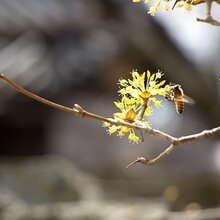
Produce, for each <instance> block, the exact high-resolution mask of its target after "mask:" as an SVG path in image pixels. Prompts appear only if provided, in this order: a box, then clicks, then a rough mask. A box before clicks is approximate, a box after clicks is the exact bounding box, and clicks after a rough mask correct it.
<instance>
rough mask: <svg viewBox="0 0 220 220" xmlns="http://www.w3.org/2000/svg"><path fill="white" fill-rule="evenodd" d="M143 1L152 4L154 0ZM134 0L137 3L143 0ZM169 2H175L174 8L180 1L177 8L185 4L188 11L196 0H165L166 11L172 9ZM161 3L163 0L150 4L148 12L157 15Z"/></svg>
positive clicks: (164, 8)
mask: <svg viewBox="0 0 220 220" xmlns="http://www.w3.org/2000/svg"><path fill="white" fill-rule="evenodd" d="M142 1H144V3H145V4H149V3H150V4H151V2H152V0H142ZM197 1H198V0H197ZM132 2H135V3H137V2H141V0H132ZM169 3H172V4H173V5H172V9H173V8H174V7H175V5H176V4H177V3H178V4H177V6H176V7H177V8H182V7H183V6H185V9H186V10H187V11H191V10H192V5H194V4H196V0H175V2H174V1H173V0H164V1H163V11H164V12H168V11H170V6H169ZM160 5H161V0H157V1H156V2H155V3H154V4H153V5H152V6H150V8H149V11H148V14H150V15H152V16H155V14H156V13H157V11H158V8H159V7H160Z"/></svg>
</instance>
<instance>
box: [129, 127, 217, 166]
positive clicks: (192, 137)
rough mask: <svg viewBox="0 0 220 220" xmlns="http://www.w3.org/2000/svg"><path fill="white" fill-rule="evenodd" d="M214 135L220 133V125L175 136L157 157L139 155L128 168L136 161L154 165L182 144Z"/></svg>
mask: <svg viewBox="0 0 220 220" xmlns="http://www.w3.org/2000/svg"><path fill="white" fill-rule="evenodd" d="M214 135H220V126H219V127H217V128H213V129H211V130H204V131H202V132H200V133H197V134H193V135H187V136H182V137H180V138H174V139H173V141H171V144H170V146H169V147H167V148H166V149H165V150H164V151H163V152H162V153H160V154H159V155H158V156H156V157H155V158H153V159H150V160H149V159H148V158H144V157H138V158H137V159H136V160H135V161H133V162H131V163H130V164H129V165H128V166H127V168H128V167H130V166H132V165H134V164H136V163H142V164H144V165H153V164H155V163H157V162H159V161H160V160H162V159H163V158H165V157H167V156H168V155H169V154H170V153H171V152H172V151H173V150H175V148H176V147H177V146H178V145H180V144H183V143H186V142H192V141H195V140H200V139H205V138H209V137H212V136H214Z"/></svg>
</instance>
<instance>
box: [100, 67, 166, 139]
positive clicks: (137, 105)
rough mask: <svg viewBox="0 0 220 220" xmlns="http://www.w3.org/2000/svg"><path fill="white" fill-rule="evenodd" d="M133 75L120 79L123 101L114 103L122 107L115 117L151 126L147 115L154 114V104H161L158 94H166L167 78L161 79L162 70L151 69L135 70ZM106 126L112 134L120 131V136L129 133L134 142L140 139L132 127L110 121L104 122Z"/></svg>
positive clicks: (158, 105)
mask: <svg viewBox="0 0 220 220" xmlns="http://www.w3.org/2000/svg"><path fill="white" fill-rule="evenodd" d="M131 75H132V79H128V80H125V79H120V80H119V86H120V89H119V94H120V96H121V101H117V102H114V104H115V106H116V107H117V108H119V109H120V112H118V113H115V114H114V115H113V117H114V119H115V120H116V121H121V122H127V123H131V124H139V125H140V124H142V125H143V126H149V122H148V121H146V120H145V117H148V116H150V115H151V114H152V109H151V105H152V104H153V105H154V106H155V107H156V108H158V107H160V106H161V101H159V100H157V98H156V96H165V95H166V93H167V91H168V90H169V86H168V85H166V86H165V87H162V86H163V85H164V84H165V80H162V81H161V78H162V75H163V74H162V73H161V72H160V71H158V72H157V73H155V74H151V73H150V71H147V73H145V72H144V73H143V74H139V73H138V72H137V71H133V72H132V73H131ZM104 126H105V127H108V133H109V134H110V135H111V134H113V133H115V132H118V136H120V137H122V136H124V135H125V134H126V133H129V135H128V139H129V141H131V142H133V143H138V142H139V141H140V139H139V137H138V136H137V135H136V134H135V131H134V129H132V128H128V127H125V126H116V125H111V124H109V123H104Z"/></svg>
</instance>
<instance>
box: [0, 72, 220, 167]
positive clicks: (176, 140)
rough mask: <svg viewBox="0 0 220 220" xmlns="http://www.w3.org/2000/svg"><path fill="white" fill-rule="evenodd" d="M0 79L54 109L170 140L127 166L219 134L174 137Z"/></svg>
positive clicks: (213, 131)
mask: <svg viewBox="0 0 220 220" xmlns="http://www.w3.org/2000/svg"><path fill="white" fill-rule="evenodd" d="M0 80H2V81H4V82H6V83H7V84H8V85H10V86H11V87H12V88H13V89H15V90H17V91H18V92H20V93H22V94H24V95H26V96H28V97H30V98H32V99H35V100H36V101H38V102H41V103H43V104H45V105H48V106H50V107H52V108H56V109H59V110H61V111H64V112H68V113H71V114H72V115H75V116H77V117H85V118H90V119H95V120H98V121H102V122H108V123H110V124H113V125H117V126H125V127H129V128H133V129H137V130H140V131H141V132H145V133H147V134H151V135H154V136H158V137H161V138H163V139H165V140H167V141H169V142H170V145H169V147H167V148H166V149H165V150H164V151H163V152H162V153H160V154H159V155H158V156H156V157H155V158H153V159H147V158H144V157H139V158H137V159H136V160H135V161H133V162H131V163H130V164H129V165H128V166H127V167H130V166H132V165H134V164H136V163H142V164H144V165H153V164H155V163H157V162H159V161H160V160H162V159H164V158H165V157H167V156H168V155H169V154H170V153H171V152H172V151H173V150H174V149H175V148H176V146H178V145H180V144H183V143H186V142H191V141H194V140H199V139H202V138H203V139H204V138H209V137H211V136H214V135H220V127H216V128H213V129H211V130H204V131H202V132H200V133H197V134H193V135H187V136H182V137H179V138H176V137H173V136H171V135H169V134H167V133H164V132H162V131H159V130H157V129H153V128H151V127H146V126H142V125H140V124H131V123H127V122H122V121H117V120H115V119H111V118H106V117H103V116H100V115H96V114H93V113H91V112H88V111H85V110H84V109H83V108H82V107H81V106H80V105H78V104H74V107H73V108H69V107H66V106H63V105H60V104H57V103H54V102H52V101H49V100H47V99H45V98H42V97H40V96H38V95H35V94H33V93H31V92H29V91H28V90H26V89H24V88H22V87H21V86H19V85H17V84H16V83H15V82H13V81H12V80H10V79H8V78H7V77H6V76H5V75H4V74H2V73H1V74H0Z"/></svg>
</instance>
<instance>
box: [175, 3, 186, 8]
mask: <svg viewBox="0 0 220 220" xmlns="http://www.w3.org/2000/svg"><path fill="white" fill-rule="evenodd" d="M184 5H185V3H179V4H177V6H176V7H177V8H182V7H183V6H184Z"/></svg>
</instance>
